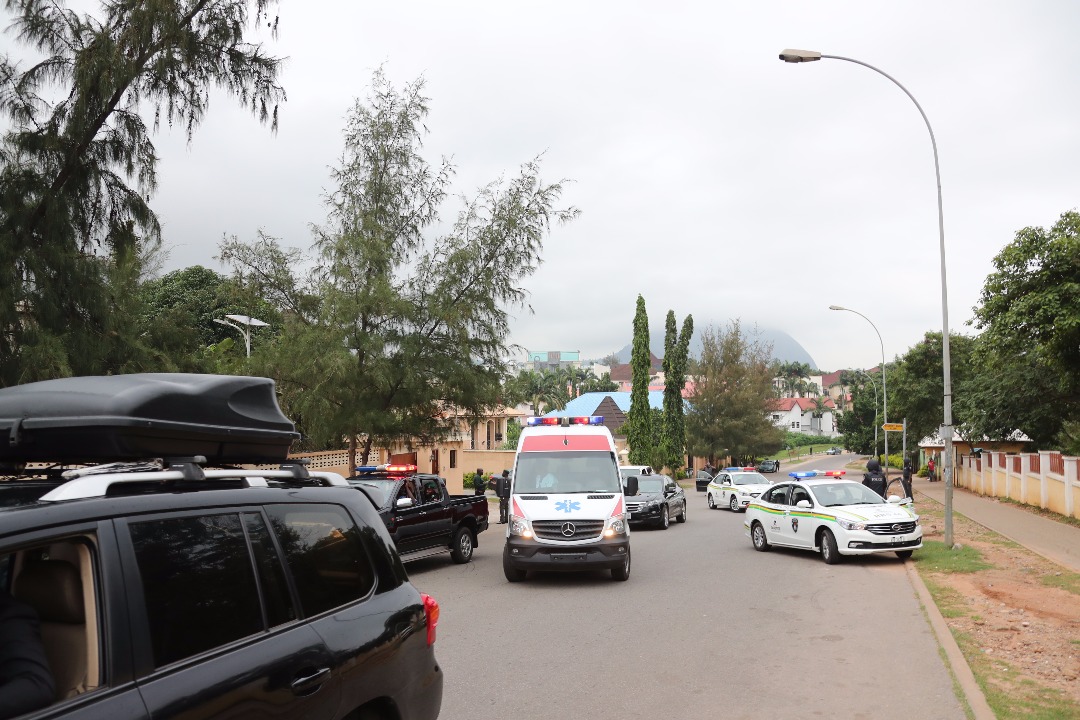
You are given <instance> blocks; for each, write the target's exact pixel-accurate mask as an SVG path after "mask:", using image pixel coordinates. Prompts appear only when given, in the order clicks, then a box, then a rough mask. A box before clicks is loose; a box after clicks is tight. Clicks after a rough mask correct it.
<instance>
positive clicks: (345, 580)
mask: <svg viewBox="0 0 1080 720" xmlns="http://www.w3.org/2000/svg"><path fill="white" fill-rule="evenodd" d="M266 511H267V513H268V514H269V515H270V524H271V526H272V527H273V528H274V533H275V534H276V535H277V539H278V542H279V543H280V544H281V547H282V549H283V550H284V553H285V560H286V562H287V563H288V566H289V570H291V571H292V575H293V580H294V584H295V585H296V590H297V592H298V593H299V595H300V606H301V607H302V608H303V611H304V614H305V615H306V616H311V615H317V614H319V613H322V612H325V611H327V610H331V609H333V608H336V607H340V606H342V605H346V604H348V603H351V602H354V601H356V600H359V599H361V598H363V597H366V596H367V595H368V593H370V592H371V591H372V589H373V588H374V587H375V569H374V568H373V567H372V565H371V560H370V558H368V555H367V552H366V551H365V550H364V546H363V542H362V540H361V539H360V531H359V529H358V528H357V527H356V523H354V522H353V520H352V518H351V517H349V514H348V513H347V512H345V509H344V508H341V507H338V506H336V505H305V506H298V505H271V506H268V507H267V508H266Z"/></svg>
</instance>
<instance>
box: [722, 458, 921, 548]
mask: <svg viewBox="0 0 1080 720" xmlns="http://www.w3.org/2000/svg"><path fill="white" fill-rule="evenodd" d="M902 502H903V501H902V500H901V499H900V498H897V497H894V498H889V499H888V500H884V499H883V498H882V497H881V496H880V495H878V494H877V493H876V492H874V491H873V490H871V489H870V488H868V487H866V486H864V485H862V484H861V483H857V482H853V481H850V480H832V479H824V478H822V479H820V480H803V481H797V482H785V483H777V484H776V485H773V486H772V487H771V488H769V489H768V490H767V491H766V492H764V493H762V494H761V497H759V498H757V499H756V500H754V502H752V503H750V506H749V507H748V508H747V510H746V519H745V520H744V521H743V525H744V526H745V528H746V535H747V537H749V538H750V539H751V540H752V541H753V543H754V548H755V549H756V550H760V551H762V552H764V551H766V550H768V549H769V547H770V546H772V545H782V546H785V547H793V548H802V549H805V550H813V551H815V552H820V553H821V558H822V559H823V560H824V561H825V562H826V563H828V564H830V565H832V564H835V563H837V562H839V561H840V559H841V556H843V555H869V554H872V553H883V552H895V553H896V554H897V556H898V557H899V558H901V559H906V558H909V557H911V553H912V551H914V550H918V549H919V548H921V547H922V538H923V532H922V527H921V526H920V524H919V516H918V515H916V514H915V511H914V510H913V509H912V507H911V505H910V504H906V505H904V504H901V503H902Z"/></svg>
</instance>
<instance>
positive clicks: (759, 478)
mask: <svg viewBox="0 0 1080 720" xmlns="http://www.w3.org/2000/svg"><path fill="white" fill-rule="evenodd" d="M770 487H772V482H771V481H770V480H769V478H767V477H765V476H764V475H762V474H761V473H759V472H757V471H754V470H752V469H750V470H740V471H737V472H728V471H725V470H721V471H720V472H718V473H716V477H714V478H713V479H712V481H710V482H709V487H707V488H705V492H707V493H708V494H709V509H710V510H715V509H716V508H719V507H726V508H727V509H729V510H731V511H732V512H739V511H740V510H744V509H746V506H747V505H749V504H750V501H751V500H753V499H754V498H756V497H757V496H758V495H760V494H761V493H763V492H765V491H766V490H768V489H769V488H770Z"/></svg>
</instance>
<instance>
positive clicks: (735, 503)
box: [728, 495, 739, 512]
mask: <svg viewBox="0 0 1080 720" xmlns="http://www.w3.org/2000/svg"><path fill="white" fill-rule="evenodd" d="M728 507H729V508H731V512H739V498H737V497H735V496H734V495H732V496H731V502H729V503H728Z"/></svg>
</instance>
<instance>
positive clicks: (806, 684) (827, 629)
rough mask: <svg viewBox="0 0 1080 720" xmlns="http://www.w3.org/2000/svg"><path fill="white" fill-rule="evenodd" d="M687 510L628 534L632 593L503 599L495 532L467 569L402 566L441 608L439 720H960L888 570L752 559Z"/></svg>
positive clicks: (903, 583) (737, 523) (926, 635)
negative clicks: (665, 525)
mask: <svg viewBox="0 0 1080 720" xmlns="http://www.w3.org/2000/svg"><path fill="white" fill-rule="evenodd" d="M851 457H852V456H850V455H846V456H840V457H837V458H821V460H820V461H814V462H812V463H807V464H805V466H806V467H815V468H821V469H831V468H833V467H842V466H843V464H844V463H845V462H847V461H849V460H850V459H851ZM789 469H791V468H788V467H784V468H783V470H784V472H783V473H780V474H779V475H777V476H773V478H774V479H777V480H778V479H781V478H784V479H786V473H787V471H788V470H789ZM687 496H688V501H689V512H688V522H686V523H685V524H676V523H672V525H671V528H670V529H669V530H666V531H665V530H652V529H641V530H639V529H636V528H635V529H634V530H633V533H632V540H631V548H632V558H633V564H632V568H631V575H630V580H629V581H627V582H615V581H612V580H611V579H610V578H609V576H608V574H607V573H588V574H571V573H567V574H551V575H543V574H541V575H536V574H534V575H531V576H530V578H529V580H527V581H526V582H524V583H518V584H511V583H508V582H507V581H506V580H505V578H504V577H503V574H502V565H501V552H502V542H503V531H504V528H505V526H503V525H495V526H493V527H492V528H491V529H490V530H488V531H487V532H485V533H483V534H482V535H481V537H480V547H479V549H478V550H477V553H476V555H475V557H474V560H473V562H471V563H469V564H468V565H454V564H453V563H452V562H451V561H450V560H449V558H448V557H447V558H446V559H442V558H434V559H429V560H423V561H420V562H417V563H411V564H410V565H409V566H408V569H409V574H410V576H411V578H412V581H413V583H414V584H415V585H416V586H417V587H418V588H420V589H421V590H422V591H423V592H427V593H430V594H431V595H433V596H434V597H435V598H436V599H437V600H438V601H439V603H440V606H441V608H442V618H441V621H440V623H439V629H438V640H437V642H436V646H435V648H436V656H437V658H438V659H439V662H440V664H441V665H442V666H443V669H444V671H445V678H446V681H445V691H444V696H443V711H442V715H441V717H442V718H448V719H450V720H455V719H457V718H468V719H469V720H486V719H488V718H490V719H492V720H496V719H497V720H505V719H506V718H511V717H513V718H522V719H528V718H541V717H543V718H586V717H589V718H599V719H603V718H620V719H622V718H627V719H630V718H656V717H668V718H704V717H724V718H754V719H755V720H757V719H759V718H767V717H786V718H812V717H822V718H827V717H833V716H840V717H845V718H849V719H856V718H875V719H877V720H887V719H889V718H897V719H903V720H910V718H913V717H914V718H920V719H921V720H930V719H935V720H936V719H939V718H940V719H949V720H951V719H953V718H956V719H957V720H961V719H962V718H964V713H963V711H962V710H961V707H960V703H959V701H958V700H957V699H956V696H955V695H954V693H953V690H952V681H951V679H950V676H949V673H948V671H947V669H946V667H945V665H944V663H943V661H942V659H941V657H940V655H939V653H938V645H937V641H936V639H935V638H934V636H933V633H932V631H931V629H930V626H929V625H928V623H927V621H926V618H925V616H924V615H923V612H922V610H921V608H920V606H919V602H918V599H917V597H916V595H915V592H914V590H913V589H912V587H911V585H910V583H909V581H908V578H907V576H906V574H905V572H904V568H903V564H902V563H901V562H900V561H899V560H898V559H897V558H896V557H895V556H894V555H891V554H890V555H885V556H881V557H869V558H849V559H847V561H846V562H844V563H842V564H840V565H836V566H827V565H825V564H824V563H823V562H822V561H821V559H820V557H818V556H816V555H813V554H811V553H809V552H805V551H787V550H778V549H774V550H772V551H771V552H768V553H758V552H756V551H754V549H753V547H752V545H751V544H750V540H749V539H748V538H746V537H745V536H744V534H743V525H742V522H743V517H744V515H743V514H733V513H731V512H729V511H727V510H709V509H708V508H707V506H706V501H705V494H704V493H698V492H695V491H694V490H693V489H690V490H688V491H687Z"/></svg>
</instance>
